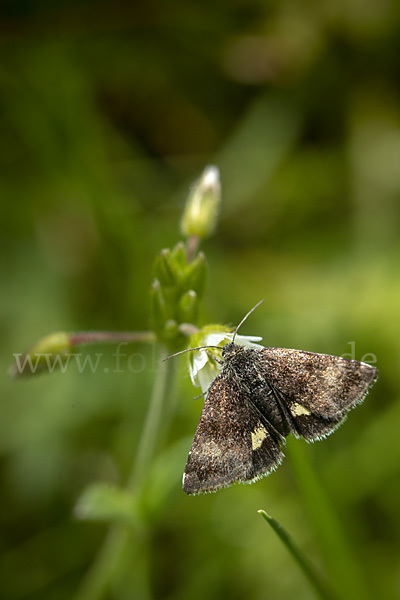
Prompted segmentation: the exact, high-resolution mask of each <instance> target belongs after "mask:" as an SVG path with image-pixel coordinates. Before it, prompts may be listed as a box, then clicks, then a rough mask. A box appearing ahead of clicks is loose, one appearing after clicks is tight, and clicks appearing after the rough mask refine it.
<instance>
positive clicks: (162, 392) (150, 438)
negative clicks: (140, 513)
mask: <svg viewBox="0 0 400 600" xmlns="http://www.w3.org/2000/svg"><path fill="white" fill-rule="evenodd" d="M166 356H167V352H166V351H165V350H164V349H162V350H160V353H159V357H158V369H157V373H156V379H155V382H154V387H153V392H152V395H151V399H150V404H149V409H148V411H147V416H146V421H145V424H144V427H143V430H142V435H141V438H140V441H139V445H138V450H137V454H136V457H135V460H134V463H133V466H132V470H131V474H130V476H129V478H128V483H127V489H129V490H130V491H131V492H132V500H134V497H135V495H136V494H137V493H138V492H139V491H140V487H141V486H142V484H143V482H144V480H145V478H146V472H147V470H148V468H149V465H150V463H151V459H152V456H153V454H154V450H155V446H156V444H157V440H158V432H159V426H160V422H161V414H162V409H163V405H164V403H165V399H166V397H167V396H168V395H169V394H170V392H171V389H172V387H173V379H174V376H175V366H174V361H171V360H169V361H164V360H163V359H164V358H165V357H166ZM129 539H130V531H129V529H127V528H126V527H124V526H122V525H119V524H118V525H113V526H111V527H110V530H109V532H108V534H107V536H106V538H105V540H104V543H103V546H102V547H101V549H100V551H99V553H98V555H97V558H96V560H95V563H94V564H93V565H92V566H91V568H90V570H89V572H88V574H87V575H86V578H85V580H84V582H83V584H82V585H81V588H80V589H79V590H78V593H77V594H76V595H75V599H74V600H100V598H102V597H103V596H104V594H105V593H106V591H107V588H108V586H109V585H110V583H111V582H112V580H113V577H114V574H115V573H116V571H118V569H119V567H120V565H121V563H122V561H123V557H124V549H125V547H126V544H127V542H128V540H129Z"/></svg>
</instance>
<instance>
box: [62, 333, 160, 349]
mask: <svg viewBox="0 0 400 600" xmlns="http://www.w3.org/2000/svg"><path fill="white" fill-rule="evenodd" d="M155 340H156V336H155V334H154V333H153V332H152V331H80V332H78V333H70V334H69V341H70V343H71V345H72V346H78V345H81V344H101V343H104V342H106V343H113V344H115V343H116V342H128V343H130V342H154V341H155Z"/></svg>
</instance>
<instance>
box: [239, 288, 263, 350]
mask: <svg viewBox="0 0 400 600" xmlns="http://www.w3.org/2000/svg"><path fill="white" fill-rule="evenodd" d="M264 301H265V300H264V298H263V299H262V300H260V302H257V304H256V305H255V306H253V308H252V309H251V310H249V312H248V313H247V315H245V316H244V317H243V319H242V320H241V321H240V323H239V325H238V326H237V327H236V329H235V331H234V333H233V338H232V343H233V342H234V341H235V337H236V334H237V332H238V330H239V327H241V326H242V325H243V323H244V322H245V320H246V319H247V318H248V317H249V316H250V315H251V313H253V312H254V311H255V310H256V308H258V307H259V306H260V304H262V303H263V302H264Z"/></svg>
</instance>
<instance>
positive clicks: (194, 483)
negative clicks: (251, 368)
mask: <svg viewBox="0 0 400 600" xmlns="http://www.w3.org/2000/svg"><path fill="white" fill-rule="evenodd" d="M280 441H281V438H280V436H279V434H277V432H276V431H275V430H274V428H273V427H271V426H270V424H269V423H268V421H267V420H266V419H265V418H264V417H263V415H261V413H259V411H258V410H257V408H256V407H255V406H253V405H252V404H251V403H250V402H248V400H247V397H246V395H245V394H244V393H243V391H242V390H241V389H240V387H239V386H238V385H237V384H235V383H234V382H232V381H231V380H229V379H227V378H226V377H225V378H221V377H220V376H218V377H216V378H215V379H214V381H213V383H212V384H211V387H210V389H209V392H208V394H207V399H206V401H205V404H204V407H203V411H202V413H201V417H200V421H199V424H198V427H197V431H196V434H195V437H194V440H193V444H192V447H191V450H190V452H189V457H188V460H187V463H186V468H185V472H184V475H183V490H184V491H185V492H186V493H187V494H199V493H202V492H213V491H215V490H217V489H219V488H222V487H227V486H229V485H232V484H233V483H234V482H236V481H239V482H242V483H246V482H249V483H250V482H252V481H254V480H256V479H258V478H259V477H261V476H263V475H267V474H268V473H270V472H271V471H272V470H274V469H275V468H276V467H277V466H278V465H279V463H280V462H281V460H282V458H283V454H282V452H281V450H280V448H279V442H280Z"/></svg>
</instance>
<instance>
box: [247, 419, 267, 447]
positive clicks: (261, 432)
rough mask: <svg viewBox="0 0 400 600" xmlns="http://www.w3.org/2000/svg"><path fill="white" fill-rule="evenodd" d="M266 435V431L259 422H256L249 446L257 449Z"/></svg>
mask: <svg viewBox="0 0 400 600" xmlns="http://www.w3.org/2000/svg"><path fill="white" fill-rule="evenodd" d="M267 435H268V431H267V430H266V429H265V427H264V425H262V424H261V423H258V424H257V427H256V428H255V429H254V431H252V432H251V447H252V448H253V450H257V448H259V447H260V446H261V444H262V443H263V441H264V440H265V438H266V437H267Z"/></svg>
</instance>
